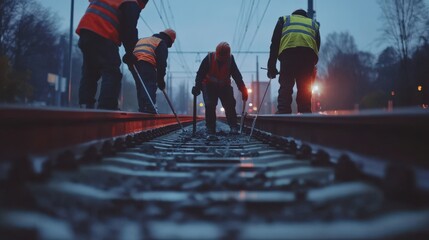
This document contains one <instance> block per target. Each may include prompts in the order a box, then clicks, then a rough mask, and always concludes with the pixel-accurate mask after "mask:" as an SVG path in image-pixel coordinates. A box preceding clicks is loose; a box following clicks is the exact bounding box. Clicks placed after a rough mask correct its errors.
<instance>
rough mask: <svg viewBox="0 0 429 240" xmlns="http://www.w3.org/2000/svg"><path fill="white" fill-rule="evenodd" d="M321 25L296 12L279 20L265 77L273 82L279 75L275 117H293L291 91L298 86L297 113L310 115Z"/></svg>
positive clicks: (303, 13) (305, 13)
mask: <svg viewBox="0 0 429 240" xmlns="http://www.w3.org/2000/svg"><path fill="white" fill-rule="evenodd" d="M319 28H320V25H319V23H318V22H316V21H315V20H313V19H311V18H309V17H308V16H307V12H306V11H304V10H302V9H299V10H296V11H294V12H293V13H292V15H289V16H284V17H280V18H279V20H278V22H277V25H276V27H275V29H274V33H273V36H272V39H271V46H270V57H269V60H268V66H267V67H268V73H267V76H268V77H269V78H270V79H272V78H275V77H276V75H277V74H278V73H279V72H278V70H277V68H276V63H277V59H279V60H280V77H279V83H280V89H279V95H278V105H277V112H276V113H277V114H290V113H292V108H291V104H292V94H293V87H294V85H295V82H296V85H297V89H298V91H297V97H296V103H297V106H298V112H299V113H311V85H312V83H313V81H314V78H315V75H316V64H317V62H318V60H319V57H318V55H319V49H320V33H319Z"/></svg>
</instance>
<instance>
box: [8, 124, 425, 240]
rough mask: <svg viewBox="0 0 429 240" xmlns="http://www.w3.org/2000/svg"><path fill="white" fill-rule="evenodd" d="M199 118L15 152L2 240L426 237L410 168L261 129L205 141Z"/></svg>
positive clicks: (421, 200) (420, 192)
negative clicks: (52, 154) (371, 163)
mask: <svg viewBox="0 0 429 240" xmlns="http://www.w3.org/2000/svg"><path fill="white" fill-rule="evenodd" d="M203 124H204V123H203V122H200V123H198V131H197V134H196V136H192V134H191V128H190V127H187V132H182V131H181V130H179V129H178V128H177V126H168V127H163V128H159V129H156V130H148V131H143V132H141V133H137V134H130V135H128V136H126V137H117V138H114V139H111V140H105V141H102V142H97V143H93V144H92V145H89V146H87V145H85V146H80V147H78V149H76V150H73V151H66V152H64V153H62V154H59V155H58V157H56V158H55V159H52V158H48V157H43V156H40V157H32V158H22V159H19V160H16V161H15V162H14V163H13V164H12V165H10V166H9V167H8V168H2V169H3V171H2V174H1V175H0V176H2V179H1V181H0V183H1V184H2V186H1V188H0V189H1V190H0V203H1V205H0V206H1V208H0V234H1V236H5V239H8V238H11V239H16V238H20V239H32V238H37V237H39V238H41V239H350V238H354V239H356V238H358V239H364V238H383V239H386V238H387V239H403V238H404V237H413V238H427V237H428V236H429V231H428V230H429V201H428V198H427V195H426V193H427V191H426V190H424V189H422V188H424V187H421V186H420V187H419V185H418V184H416V182H418V179H417V178H416V174H415V172H414V171H413V170H410V169H408V168H403V167H397V166H396V165H387V166H384V167H380V170H379V173H375V174H372V175H371V174H367V173H366V172H365V171H363V168H364V167H362V166H363V165H362V166H361V165H359V164H356V161H352V160H353V156H352V155H347V154H341V153H340V154H339V155H335V154H336V153H335V151H330V150H326V149H324V148H319V147H317V146H312V145H310V144H306V143H302V142H300V141H298V140H294V139H291V138H285V137H278V136H274V135H272V134H270V133H266V132H262V131H256V132H255V137H254V138H252V139H251V140H250V141H249V140H248V136H245V135H229V134H228V133H227V130H226V129H227V127H226V125H224V124H223V123H220V122H219V123H218V126H219V127H218V130H219V132H218V134H217V135H218V138H219V139H218V140H217V141H208V140H207V139H206V135H205V133H204V128H203ZM248 130H249V129H246V131H248ZM364 162H365V159H364V160H362V163H364ZM5 169H6V170H5ZM420 181H422V180H420ZM421 185H424V184H421ZM2 239H3V238H2Z"/></svg>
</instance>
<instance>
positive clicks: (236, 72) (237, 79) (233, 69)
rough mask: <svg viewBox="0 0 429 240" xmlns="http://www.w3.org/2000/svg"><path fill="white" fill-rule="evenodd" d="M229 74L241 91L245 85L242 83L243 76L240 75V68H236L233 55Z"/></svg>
mask: <svg viewBox="0 0 429 240" xmlns="http://www.w3.org/2000/svg"><path fill="white" fill-rule="evenodd" d="M231 76H232V78H233V79H234V81H235V83H236V84H237V87H238V89H239V90H240V91H242V89H243V88H245V87H246V86H245V85H244V82H243V76H242V75H241V73H240V70H238V67H237V63H236V62H235V59H234V56H231Z"/></svg>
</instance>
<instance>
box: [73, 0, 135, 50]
mask: <svg viewBox="0 0 429 240" xmlns="http://www.w3.org/2000/svg"><path fill="white" fill-rule="evenodd" d="M125 2H135V3H138V2H137V0H92V1H90V4H89V7H88V8H87V10H86V12H85V15H84V16H83V17H82V19H81V20H80V22H79V26H78V27H77V29H76V33H77V34H80V30H81V29H87V30H90V31H92V32H95V33H97V34H98V35H100V36H102V37H104V38H106V39H109V40H111V41H113V42H115V43H116V44H117V45H118V46H119V45H121V40H120V38H119V27H120V23H119V7H120V6H121V5H122V4H123V3H125Z"/></svg>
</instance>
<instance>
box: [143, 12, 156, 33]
mask: <svg viewBox="0 0 429 240" xmlns="http://www.w3.org/2000/svg"><path fill="white" fill-rule="evenodd" d="M140 19H141V20H142V21H143V23H144V24H145V25H146V27H147V28H149V30H150V31H151V32H152V34H154V33H155V31H153V29H152V28H151V27H150V26H149V24H148V23H147V22H146V21H145V20H144V18H143V17H142V16H141V15H140Z"/></svg>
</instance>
